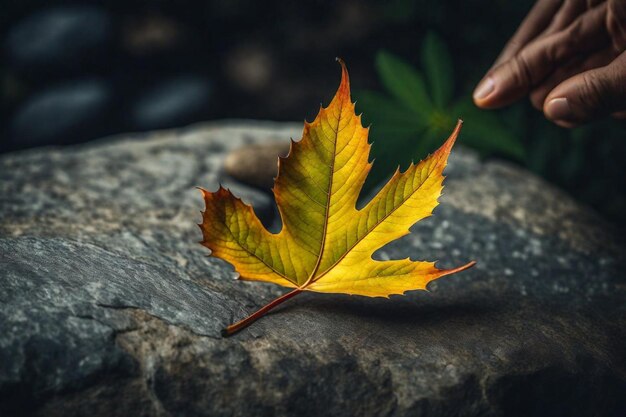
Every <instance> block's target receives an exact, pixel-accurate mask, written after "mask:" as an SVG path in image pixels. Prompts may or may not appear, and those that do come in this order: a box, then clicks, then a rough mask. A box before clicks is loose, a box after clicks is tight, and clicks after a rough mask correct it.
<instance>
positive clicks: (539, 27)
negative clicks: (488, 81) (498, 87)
mask: <svg viewBox="0 0 626 417" xmlns="http://www.w3.org/2000/svg"><path fill="white" fill-rule="evenodd" d="M562 3H563V0H539V1H537V3H535V5H534V6H533V8H532V9H531V10H530V12H528V15H527V16H526V17H525V18H524V20H523V21H522V23H521V24H520V26H519V28H518V29H517V30H516V31H515V34H514V35H513V36H512V37H511V39H509V41H508V42H507V43H506V45H505V46H504V49H502V52H500V55H499V56H498V58H497V59H496V61H495V62H494V63H493V65H492V66H491V68H494V67H496V66H498V65H500V64H501V63H503V62H505V61H508V60H509V59H511V58H512V57H513V56H515V54H517V53H518V52H519V51H520V50H521V49H522V48H523V47H524V46H526V45H527V44H528V43H529V42H530V41H532V40H533V39H535V38H536V37H537V36H538V35H540V34H541V33H542V32H543V31H544V30H545V29H546V28H547V27H548V26H549V25H550V23H551V22H552V18H553V17H554V15H555V14H556V12H557V11H558V10H559V8H560V7H561V4H562Z"/></svg>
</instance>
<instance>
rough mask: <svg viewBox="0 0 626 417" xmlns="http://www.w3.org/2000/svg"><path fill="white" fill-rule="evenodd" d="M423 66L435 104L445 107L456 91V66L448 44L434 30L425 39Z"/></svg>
mask: <svg viewBox="0 0 626 417" xmlns="http://www.w3.org/2000/svg"><path fill="white" fill-rule="evenodd" d="M422 66H423V68H424V71H425V72H426V79H427V81H428V86H429V88H430V95H431V97H432V99H433V102H434V104H435V106H437V107H438V108H440V109H441V108H443V107H445V106H446V105H447V104H448V103H449V102H450V100H452V95H453V93H454V68H453V67H452V58H451V57H450V53H449V51H448V48H447V46H446V44H445V43H444V42H443V41H442V40H441V38H439V37H438V36H437V35H435V34H434V33H432V32H429V33H428V34H427V35H426V38H425V39H424V43H423V46H422Z"/></svg>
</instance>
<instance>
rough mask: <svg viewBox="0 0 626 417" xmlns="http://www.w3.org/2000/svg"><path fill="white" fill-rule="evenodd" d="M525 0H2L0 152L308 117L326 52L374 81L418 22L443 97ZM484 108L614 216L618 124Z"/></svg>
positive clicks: (459, 85) (326, 68)
mask: <svg viewBox="0 0 626 417" xmlns="http://www.w3.org/2000/svg"><path fill="white" fill-rule="evenodd" d="M532 3H533V2H532V1H507V0H495V1H494V0H466V1H462V2H461V1H450V0H446V1H441V0H431V1H416V0H415V1H408V0H395V1H372V0H370V1H358V2H357V1H351V0H345V1H334V2H321V1H310V2H294V1H252V0H234V1H197V0H196V1H166V0H161V1H158V0H152V1H148V0H146V1H136V0H129V1H108V2H90V1H82V2H61V1H40V0H39V1H38V0H19V1H18V0H14V1H2V2H0V5H1V6H0V10H1V12H0V28H1V31H0V36H1V37H2V52H3V53H2V62H1V65H0V110H1V111H0V123H1V124H0V126H1V131H0V152H6V151H11V150H16V149H22V148H27V147H33V146H43V145H63V144H71V143H78V142H84V141H87V140H90V139H94V138H98V137H101V136H104V135H109V134H114V133H119V132H126V131H143V130H151V129H158V128H167V127H174V126H182V125H186V124H189V123H193V122H197V121H204V120H211V119H222V118H229V119H230V118H254V119H270V120H285V121H294V120H295V121H300V120H303V119H304V118H307V119H309V120H311V119H312V118H313V117H314V116H315V113H316V112H317V110H318V105H319V103H320V102H321V101H324V102H325V103H327V102H328V100H329V99H330V97H331V95H332V93H333V91H334V89H335V88H336V85H337V83H338V79H339V68H338V66H337V64H336V63H335V62H334V58H335V57H336V56H341V57H343V58H344V59H345V61H346V62H347V63H348V65H349V68H350V71H351V76H352V84H353V87H354V88H355V89H369V90H374V91H384V88H383V86H381V83H380V81H379V79H378V76H377V72H376V68H375V64H374V62H375V58H376V55H377V53H378V52H379V51H380V50H387V51H390V52H392V53H393V54H395V55H396V56H399V57H402V58H403V59H404V60H406V61H407V62H409V63H411V64H412V65H415V66H416V67H419V66H420V53H419V52H420V48H421V45H422V40H423V38H424V36H425V35H426V33H428V32H431V33H435V34H437V35H438V36H439V37H440V38H441V39H442V40H443V42H444V43H445V45H446V46H447V49H448V51H449V54H450V56H451V58H452V64H453V66H454V69H455V71H454V95H455V97H458V98H462V97H465V96H467V97H469V95H470V94H471V91H472V89H473V87H474V85H475V84H476V82H477V81H478V80H479V79H480V78H481V76H482V75H483V73H484V71H485V70H486V69H487V68H488V67H489V65H490V64H491V62H492V61H493V59H495V57H496V56H497V54H498V52H499V51H500V49H501V48H502V46H503V45H504V43H505V42H506V40H507V39H508V38H509V37H510V35H511V34H512V33H513V32H514V31H515V29H516V27H517V26H518V24H519V22H521V20H522V19H523V17H524V16H525V14H526V13H527V11H528V10H529V9H530V7H531V5H532ZM356 96H357V98H358V93H357V94H356ZM357 106H358V105H357ZM496 114H497V115H498V117H501V118H502V120H503V121H504V122H503V123H504V124H505V126H506V127H507V128H508V129H510V131H511V132H514V134H515V135H516V137H518V138H519V141H520V142H521V143H522V144H523V147H524V149H525V156H524V157H523V158H513V160H514V162H515V163H518V164H520V165H523V166H525V167H527V168H529V169H530V170H532V171H534V172H535V173H537V174H539V175H541V176H543V177H545V178H547V179H548V180H549V181H552V182H553V183H556V184H557V185H559V186H561V187H563V188H565V189H567V190H568V191H569V192H570V193H571V194H572V195H574V197H576V198H577V199H579V200H581V201H583V202H585V203H587V204H589V205H591V206H593V207H594V208H595V209H596V210H598V211H599V212H601V213H602V214H603V215H604V216H605V217H606V218H607V219H609V220H611V221H613V222H616V223H617V224H618V225H620V227H624V225H626V175H624V173H623V171H624V170H623V161H624V159H625V158H626V138H625V137H624V136H625V135H624V132H625V131H626V130H625V129H624V124H623V123H621V122H615V121H612V120H602V121H599V122H596V123H594V124H591V125H589V126H586V127H584V128H580V129H574V130H572V131H568V130H565V129H560V128H558V127H555V126H553V125H551V124H550V123H548V122H547V121H546V120H545V119H544V118H543V116H542V115H541V114H540V113H538V112H536V111H535V110H533V109H532V108H531V107H530V105H529V104H528V103H526V102H524V103H520V104H518V105H516V106H513V107H512V108H510V109H507V110H504V111H502V112H498V113H496ZM454 117H456V115H454ZM372 134H373V136H374V139H375V140H377V138H376V130H375V126H373V131H372ZM442 139H443V137H442ZM488 150H489V149H487V151H488ZM482 151H483V154H484V155H485V156H486V157H489V156H492V155H494V154H495V155H498V154H499V153H498V152H497V151H496V150H494V152H491V153H490V152H484V149H482ZM499 156H501V157H506V155H499Z"/></svg>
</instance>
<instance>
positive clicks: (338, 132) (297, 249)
mask: <svg viewBox="0 0 626 417" xmlns="http://www.w3.org/2000/svg"><path fill="white" fill-rule="evenodd" d="M339 62H340V64H341V68H342V77H341V84H340V85H339V89H338V90H337V93H336V94H335V97H334V98H333V100H332V101H331V103H330V105H329V106H328V107H326V108H324V107H321V108H320V111H319V114H318V115H317V117H316V118H315V120H314V121H313V122H312V123H308V122H305V124H304V131H303V133H302V140H300V141H298V142H294V141H293V140H292V141H291V147H290V151H289V154H288V155H287V157H285V158H278V176H277V177H276V179H275V181H274V188H273V193H274V197H275V199H276V204H277V206H278V210H279V213H280V218H281V220H282V229H281V231H280V232H279V233H276V234H274V233H270V232H269V231H267V230H266V229H265V227H264V226H263V225H262V224H261V222H260V221H259V219H258V218H257V216H256V215H255V214H254V211H253V209H252V207H250V206H249V205H247V204H245V203H243V202H242V201H241V199H239V198H236V197H235V196H234V195H233V194H232V193H231V192H230V191H229V190H227V189H224V188H222V187H221V186H220V188H219V189H218V190H217V191H216V192H209V191H206V190H203V189H201V192H202V194H203V196H204V202H205V205H206V208H205V211H204V212H203V213H202V223H201V224H200V225H199V226H200V228H201V230H202V234H203V240H202V242H201V243H202V245H204V246H206V247H208V248H209V249H211V251H212V255H213V256H216V257H218V258H222V259H224V260H226V261H227V262H229V263H231V264H232V265H233V266H234V268H235V270H236V271H237V272H238V273H239V279H242V280H249V281H265V282H271V283H274V284H278V285H282V286H285V287H291V288H293V290H292V291H291V292H289V293H287V294H285V295H283V296H281V297H279V298H277V299H276V300H274V301H272V302H271V303H269V304H268V305H266V306H265V307H263V308H261V309H260V310H259V311H257V312H256V313H254V314H252V315H251V316H249V317H247V318H246V319H244V320H241V321H240V322H238V323H235V324H233V325H230V326H228V327H227V328H226V329H225V330H224V334H225V335H228V334H232V333H235V332H236V331H238V330H240V329H241V328H243V327H245V326H247V325H248V324H250V323H252V322H253V321H254V320H256V319H258V318H259V317H261V316H263V315H264V314H265V313H267V312H268V311H269V310H270V309H272V308H274V307H275V306H277V305H278V304H280V303H282V302H284V301H286V300H287V299H289V298H291V297H293V296H295V295H297V294H299V293H301V292H302V291H315V292H326V293H345V294H356V295H362V296H369V297H389V295H391V294H403V293H404V292H406V291H409V290H419V289H426V285H427V284H428V283H429V282H430V281H432V280H434V279H437V278H439V277H442V276H444V275H448V274H452V273H454V272H459V271H462V270H464V269H467V268H469V267H471V266H472V265H474V263H475V262H470V263H468V264H466V265H463V266H460V267H458V268H453V269H439V268H437V267H436V266H435V263H434V262H421V261H420V262H418V261H411V260H410V259H409V258H407V259H400V260H388V261H379V260H375V259H373V258H372V255H373V254H374V252H376V251H377V250H378V249H380V248H382V247H383V246H384V245H386V244H387V243H389V242H391V241H393V240H396V239H398V238H400V237H402V236H404V235H407V234H408V233H409V228H410V227H411V226H412V225H413V224H415V223H416V222H418V221H419V220H421V219H423V218H425V217H428V216H430V215H431V213H432V211H433V209H434V208H435V207H436V206H437V204H438V201H437V200H438V198H439V196H440V195H441V190H442V188H443V178H444V177H443V170H444V168H445V166H446V163H447V160H448V155H449V154H450V150H451V148H452V145H453V144H454V142H455V140H456V138H457V136H458V134H459V131H460V129H461V124H462V122H461V121H460V120H459V122H458V123H457V126H456V128H455V129H454V131H453V132H452V134H451V135H450V137H449V139H448V140H447V141H446V142H445V143H444V144H443V145H442V146H441V147H440V148H439V149H438V150H437V151H436V152H435V153H433V154H432V155H430V156H429V157H427V158H426V159H424V160H423V161H421V162H420V163H418V164H411V165H410V166H409V168H408V169H407V170H406V171H404V172H400V171H399V169H398V170H396V172H395V173H394V175H393V176H392V177H391V179H390V180H389V182H387V184H386V185H385V186H384V187H383V188H382V189H381V190H380V191H379V192H378V194H377V195H376V196H375V197H374V198H373V199H372V200H371V201H370V202H369V203H367V204H366V205H365V206H364V207H363V208H361V209H357V208H356V204H357V198H358V196H359V193H360V191H361V189H362V187H363V184H364V182H365V180H366V178H367V175H368V173H369V171H370V169H371V167H372V162H369V160H368V158H369V152H370V144H369V143H368V140H367V138H368V132H369V129H368V128H364V127H363V126H362V124H361V117H360V116H357V115H356V114H355V110H354V106H355V105H354V103H353V102H352V101H351V99H350V82H349V78H348V71H347V69H346V66H345V64H344V63H343V61H341V60H339Z"/></svg>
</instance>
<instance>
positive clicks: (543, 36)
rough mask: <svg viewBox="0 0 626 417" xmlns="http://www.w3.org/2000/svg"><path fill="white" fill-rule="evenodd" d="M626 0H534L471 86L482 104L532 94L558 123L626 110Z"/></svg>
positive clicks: (622, 115)
mask: <svg viewBox="0 0 626 417" xmlns="http://www.w3.org/2000/svg"><path fill="white" fill-rule="evenodd" d="M625 50H626V0H539V1H537V3H536V4H535V6H534V7H533V8H532V10H531V11H530V13H529V14H528V16H527V17H526V19H524V21H523V22H522V24H521V25H520V27H519V29H518V30H517V32H516V33H515V34H514V35H513V37H512V38H511V39H510V40H509V42H508V43H507V44H506V46H505V48H504V50H503V51H502V52H501V54H500V56H499V57H498V59H497V60H496V62H495V63H494V64H493V66H492V68H491V69H490V70H489V71H488V72H487V74H486V75H485V77H484V78H483V79H482V81H481V82H480V83H479V84H478V86H477V87H476V90H475V91H474V102H475V103H476V105H477V106H478V107H481V108H485V109H492V108H498V107H502V106H506V105H508V104H511V103H513V102H515V101H517V100H519V99H520V98H522V97H524V96H526V95H529V97H530V101H531V103H532V104H533V106H534V107H535V108H537V109H538V110H541V111H543V113H544V114H545V116H546V117H547V118H548V119H549V120H551V121H553V122H554V123H556V124H557V125H559V126H563V127H574V126H576V125H579V124H581V123H585V122H587V121H589V120H591V119H593V118H596V117H599V116H602V115H605V114H612V115H613V116H614V117H616V118H626V52H624V51H625Z"/></svg>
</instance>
